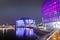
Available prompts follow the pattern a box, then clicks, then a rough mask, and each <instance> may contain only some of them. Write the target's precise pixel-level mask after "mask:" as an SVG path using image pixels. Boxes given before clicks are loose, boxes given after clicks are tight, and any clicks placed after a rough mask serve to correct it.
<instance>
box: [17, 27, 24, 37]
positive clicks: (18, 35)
mask: <svg viewBox="0 0 60 40" xmlns="http://www.w3.org/2000/svg"><path fill="white" fill-rule="evenodd" d="M24 31H25V30H24V28H16V36H17V37H23V36H24Z"/></svg>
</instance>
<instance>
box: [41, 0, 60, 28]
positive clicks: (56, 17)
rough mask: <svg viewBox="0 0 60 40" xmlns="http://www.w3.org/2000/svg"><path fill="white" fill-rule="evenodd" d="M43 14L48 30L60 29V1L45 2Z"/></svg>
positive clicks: (47, 0)
mask: <svg viewBox="0 0 60 40" xmlns="http://www.w3.org/2000/svg"><path fill="white" fill-rule="evenodd" d="M41 12H42V22H43V24H44V26H45V27H46V28H47V29H48V28H56V27H58V28H59V26H60V0H44V2H43V4H42V11H41ZM58 25H59V26H58Z"/></svg>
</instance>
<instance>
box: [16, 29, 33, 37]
mask: <svg viewBox="0 0 60 40" xmlns="http://www.w3.org/2000/svg"><path fill="white" fill-rule="evenodd" d="M24 35H25V36H26V37H32V36H34V31H33V29H30V28H26V29H24V28H16V36H17V37H23V36H24Z"/></svg>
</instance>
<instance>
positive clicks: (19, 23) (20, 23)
mask: <svg viewBox="0 0 60 40" xmlns="http://www.w3.org/2000/svg"><path fill="white" fill-rule="evenodd" d="M24 25H25V24H24V20H17V21H16V26H24Z"/></svg>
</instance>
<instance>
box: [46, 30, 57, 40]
mask: <svg viewBox="0 0 60 40" xmlns="http://www.w3.org/2000/svg"><path fill="white" fill-rule="evenodd" d="M56 32H58V30H55V31H54V32H53V34H52V35H51V36H49V37H48V38H47V40H49V39H51V38H52V37H53V35H54V34H55V33H56Z"/></svg>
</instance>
